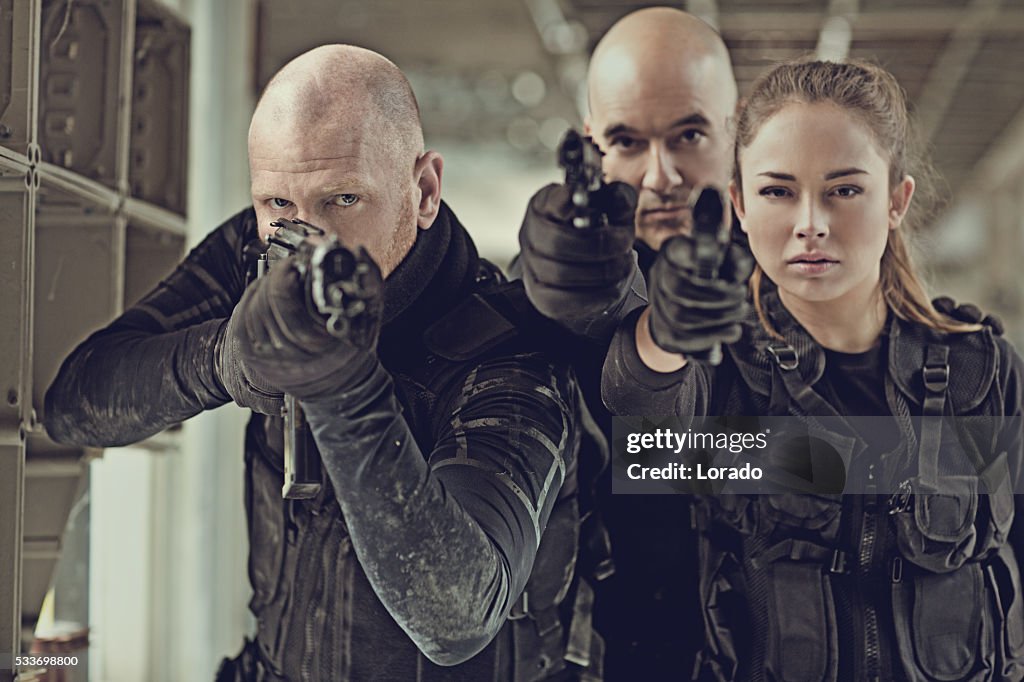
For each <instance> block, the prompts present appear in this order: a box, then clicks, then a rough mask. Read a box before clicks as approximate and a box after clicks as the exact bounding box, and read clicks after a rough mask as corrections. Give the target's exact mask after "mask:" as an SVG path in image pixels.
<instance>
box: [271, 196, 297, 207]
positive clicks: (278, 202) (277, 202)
mask: <svg viewBox="0 0 1024 682" xmlns="http://www.w3.org/2000/svg"><path fill="white" fill-rule="evenodd" d="M270 205H271V206H273V207H274V208H288V207H289V206H291V205H292V202H290V201H288V200H287V199H282V198H281V197H274V198H273V199H271V200H270Z"/></svg>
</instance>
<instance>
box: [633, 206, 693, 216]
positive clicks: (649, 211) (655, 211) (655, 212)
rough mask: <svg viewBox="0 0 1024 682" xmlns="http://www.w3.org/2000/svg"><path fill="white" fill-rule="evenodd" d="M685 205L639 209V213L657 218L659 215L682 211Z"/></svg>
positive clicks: (674, 213)
mask: <svg viewBox="0 0 1024 682" xmlns="http://www.w3.org/2000/svg"><path fill="white" fill-rule="evenodd" d="M685 208H686V207H685V206H659V207H657V208H645V209H641V211H640V213H641V214H642V215H645V216H651V217H654V218H657V217H659V216H670V215H676V214H678V213H682V212H683V210H685Z"/></svg>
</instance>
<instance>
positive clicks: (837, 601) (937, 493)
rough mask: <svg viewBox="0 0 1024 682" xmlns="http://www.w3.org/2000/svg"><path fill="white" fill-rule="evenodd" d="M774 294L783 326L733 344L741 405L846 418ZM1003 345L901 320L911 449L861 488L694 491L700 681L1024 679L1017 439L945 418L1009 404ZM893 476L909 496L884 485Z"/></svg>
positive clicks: (892, 393) (897, 356) (892, 341)
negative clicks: (1002, 374)
mask: <svg viewBox="0 0 1024 682" xmlns="http://www.w3.org/2000/svg"><path fill="white" fill-rule="evenodd" d="M766 299H767V300H766V305H767V307H768V309H769V311H771V314H772V316H773V321H774V323H775V325H776V329H777V330H778V331H779V332H780V333H781V334H782V336H783V337H784V340H779V339H775V338H773V337H770V336H769V335H768V334H767V333H765V332H763V330H762V329H761V327H760V326H759V325H757V326H756V327H755V326H753V325H751V326H750V327H749V328H748V334H747V335H746V336H745V337H744V339H743V340H742V341H741V342H739V343H737V344H734V345H733V346H732V347H730V348H729V352H730V354H731V357H730V360H731V363H730V362H729V361H727V364H729V365H730V366H731V367H732V368H733V369H735V370H736V371H737V372H738V374H739V379H740V380H739V381H735V382H733V383H732V388H731V389H730V390H731V391H733V392H735V393H736V394H737V395H736V396H735V397H734V399H733V400H732V401H731V402H732V403H733V405H738V404H742V403H745V404H747V405H751V404H753V405H756V406H758V409H759V410H761V411H760V412H759V413H760V414H764V415H795V416H800V418H801V419H802V420H805V421H806V422H807V423H808V424H810V425H811V426H812V428H813V423H814V421H815V417H826V416H827V417H829V418H830V421H829V424H830V425H831V424H834V421H833V420H834V419H841V417H839V416H838V415H836V413H835V410H834V409H833V408H832V407H831V406H829V405H828V404H827V403H826V402H825V401H824V400H823V399H822V398H821V397H820V396H819V395H818V394H817V393H816V392H815V391H813V390H812V389H811V386H812V385H814V384H815V382H817V381H818V379H819V378H820V377H821V374H822V370H823V367H824V357H823V353H822V351H821V349H820V347H819V346H818V345H817V344H816V343H815V342H814V341H813V339H811V338H810V336H809V335H808V334H807V333H806V332H805V331H804V330H803V329H802V328H801V327H800V326H799V325H798V324H797V323H796V322H795V321H794V320H793V319H792V318H791V317H790V316H789V315H788V313H786V312H785V310H784V309H783V308H782V306H781V305H780V304H779V303H778V300H777V297H775V296H774V294H772V295H770V296H769V297H766ZM997 358H998V354H997V349H996V347H995V344H994V341H993V339H992V336H991V333H990V331H989V330H988V329H985V330H983V331H982V332H979V333H972V334H958V335H945V336H939V335H935V334H932V333H931V332H930V331H928V330H926V329H924V328H923V327H922V326H919V325H913V324H909V323H904V322H902V321H899V320H894V321H893V322H892V323H891V324H890V326H889V349H888V371H887V372H886V395H887V400H888V402H889V405H890V408H891V409H892V411H893V415H894V417H895V419H896V422H897V423H898V424H899V427H900V432H901V434H902V435H903V437H904V443H905V445H903V446H902V447H901V448H897V451H894V452H893V453H891V456H889V457H888V458H887V459H886V460H885V461H886V462H887V463H888V464H887V465H886V466H884V467H882V470H880V471H868V472H866V478H864V479H863V480H864V481H866V485H867V487H866V488H864V490H866V492H865V494H857V495H831V494H820V495H811V494H763V495H730V494H719V495H713V496H712V495H703V496H697V497H696V498H695V503H694V523H695V525H696V527H697V529H698V533H699V545H700V561H701V571H700V575H701V578H700V583H699V589H700V599H701V603H702V612H703V618H704V622H705V629H706V635H707V641H706V644H705V649H704V651H703V652H702V653H701V656H700V658H699V659H698V663H697V678H698V679H701V680H705V679H706V680H755V681H756V680H771V681H783V680H784V681H785V682H798V681H803V680H815V681H818V680H822V681H827V680H908V681H912V682H918V681H922V682H924V681H929V682H930V681H940V680H942V681H946V680H971V681H981V680H1020V679H1024V607H1022V589H1021V578H1020V570H1019V568H1018V565H1017V561H1016V558H1015V555H1014V551H1013V548H1012V547H1011V546H1010V545H1009V544H1008V533H1009V530H1010V527H1011V525H1012V523H1013V516H1014V497H1013V495H1012V490H1013V486H1012V482H1011V481H1012V479H1011V473H1012V474H1013V475H1016V474H1017V473H1018V467H1019V462H1017V461H1015V460H1016V458H1018V457H1019V456H1020V453H1019V452H1011V453H1007V452H998V451H996V440H995V438H994V436H995V435H997V434H994V433H993V431H994V429H993V428H991V423H992V420H987V421H986V424H987V428H981V429H975V430H971V429H970V428H964V427H962V426H960V425H959V422H960V421H961V420H952V419H949V418H946V419H943V418H942V417H943V416H947V417H948V416H951V415H954V414H955V415H958V416H959V415H983V416H990V417H999V416H1002V410H1003V409H1004V407H1003V405H1004V403H1003V402H1002V398H1001V389H1000V387H997V386H995V385H994V384H995V383H996V382H995V381H994V378H995V376H996V373H997V366H996V365H997ZM742 391H749V392H750V393H749V394H748V395H746V396H740V395H739V393H741V392H742ZM726 402H729V401H728V400H726ZM723 414H724V412H723ZM922 417H923V418H922ZM1018 427H1019V424H1018ZM829 428H830V431H833V432H834V431H835V427H834V426H830V427H829ZM859 441H860V439H859V436H858V434H857V433H856V432H855V431H854V430H851V431H850V432H849V433H846V434H842V433H840V434H837V435H836V437H835V438H834V439H833V443H832V445H833V446H834V447H836V448H837V449H839V450H840V451H841V450H843V449H844V448H845V452H842V453H841V454H843V456H844V459H846V458H847V457H854V453H855V452H856V450H857V448H858V447H859V446H862V443H860V442H859ZM908 455H915V456H908ZM1008 458H1013V460H1014V461H1011V460H1010V459H1008ZM951 459H959V460H961V461H967V462H969V463H970V466H959V465H951V464H950V460H951ZM853 461H856V459H855V458H854V460H853ZM901 464H902V465H903V466H902V468H901ZM887 476H888V477H895V478H892V479H889V480H891V481H898V482H899V483H898V485H897V486H896V490H897V494H892V493H891V488H892V486H884V485H881V482H882V481H883V480H887V479H886V478H885V477H887ZM874 480H878V481H879V486H878V488H879V492H878V493H874V494H873V493H872V490H873V488H872V487H871V486H872V485H874V484H873V483H872V481H874ZM883 491H884V492H883ZM990 493H991V494H990Z"/></svg>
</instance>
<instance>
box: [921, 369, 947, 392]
mask: <svg viewBox="0 0 1024 682" xmlns="http://www.w3.org/2000/svg"><path fill="white" fill-rule="evenodd" d="M921 374H922V375H923V376H924V387H925V388H926V389H927V390H928V392H929V393H941V392H942V391H945V390H946V387H947V386H948V385H949V364H945V365H941V366H935V367H925V368H924V369H922V370H921Z"/></svg>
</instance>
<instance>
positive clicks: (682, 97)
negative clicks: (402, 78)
mask: <svg viewBox="0 0 1024 682" xmlns="http://www.w3.org/2000/svg"><path fill="white" fill-rule="evenodd" d="M587 92H588V102H589V112H588V114H587V116H586V118H585V121H584V127H585V132H586V133H587V134H588V135H590V136H591V137H592V138H593V140H594V142H595V143H596V144H597V146H598V147H599V148H600V149H601V151H602V152H603V153H604V156H603V157H602V167H603V171H604V176H605V180H606V181H607V182H608V183H609V184H608V187H607V188H606V189H605V190H603V196H601V195H599V196H596V197H593V199H594V200H595V201H596V202H597V205H598V206H599V207H601V208H603V209H604V210H605V214H606V216H607V218H608V220H607V225H603V226H601V227H598V228H594V229H590V230H581V229H577V228H575V227H574V226H573V225H572V216H573V208H572V202H571V193H570V190H569V188H567V187H565V186H563V185H549V186H547V187H545V188H543V189H541V190H540V191H539V192H538V193H537V194H536V195H535V196H534V197H533V199H532V200H531V202H530V207H529V209H528V210H527V214H526V217H525V219H524V222H523V227H522V230H521V231H520V244H521V246H522V252H521V255H520V262H521V268H522V277H523V280H524V283H525V285H526V290H527V292H528V294H529V296H530V299H531V300H532V301H533V302H534V304H535V305H536V307H537V308H538V309H539V310H540V311H541V312H542V313H544V314H545V315H547V316H548V317H550V318H552V319H554V320H557V321H558V322H559V323H560V324H562V325H563V326H565V327H566V328H568V329H571V330H572V331H573V332H575V333H576V334H577V335H578V336H579V337H581V340H580V341H579V342H578V348H577V352H576V355H577V357H578V358H579V360H578V363H577V374H578V375H579V376H580V380H581V383H582V384H583V385H584V394H585V396H586V399H587V404H588V406H589V407H590V409H591V412H592V413H593V414H594V416H595V418H596V420H597V422H598V424H599V425H600V426H601V427H602V430H603V431H604V432H605V433H606V435H607V436H608V437H609V440H610V436H611V417H610V415H609V414H608V412H607V410H606V409H605V408H604V406H603V404H602V402H601V399H600V389H599V388H598V387H596V386H594V385H593V379H594V377H599V376H600V373H601V365H602V363H603V360H604V355H605V351H606V350H607V347H608V341H609V338H610V335H611V332H612V330H614V329H615V327H616V326H617V325H618V324H619V322H621V321H622V320H623V319H624V318H626V317H627V315H628V314H629V313H630V312H631V311H632V310H634V309H635V308H636V307H637V306H638V305H640V304H641V303H642V302H643V298H642V295H643V293H642V292H643V290H642V287H641V285H640V284H639V283H638V281H639V280H640V279H641V275H642V276H644V277H646V275H647V273H648V271H649V270H650V268H651V266H652V265H653V263H654V260H655V256H656V255H657V251H658V249H659V248H660V246H661V244H662V243H663V242H664V241H665V240H667V239H669V238H670V237H672V236H674V235H679V234H685V233H688V232H689V231H690V228H691V213H690V208H689V205H690V201H691V195H692V194H693V192H694V190H695V189H701V188H703V187H706V186H709V185H710V186H716V187H718V188H720V189H723V190H724V188H725V187H726V186H727V184H728V180H729V174H730V169H731V157H732V143H733V140H732V135H731V127H732V118H733V116H734V114H735V111H736V101H737V95H736V83H735V80H734V78H733V73H732V67H731V65H730V63H729V55H728V52H727V50H726V47H725V45H724V43H723V42H722V39H721V37H720V36H719V35H718V34H717V33H716V32H715V31H714V30H713V29H712V28H711V27H710V26H708V25H707V24H706V23H704V22H703V21H701V20H700V19H698V18H696V17H694V16H692V15H690V14H687V13H686V12H683V11H680V10H678V9H673V8H668V7H653V8H647V9H642V10H639V11H636V12H633V13H631V14H628V15H626V16H625V17H623V18H622V19H621V20H619V21H618V22H617V23H616V24H615V25H614V26H612V27H611V29H609V30H608V32H607V33H606V34H605V35H604V36H603V37H602V38H601V40H600V41H599V42H598V44H597V46H596V48H595V49H594V53H593V56H592V58H591V61H590V69H589V73H588V79H587ZM637 266H639V267H637ZM584 339H585V340H584ZM582 457H583V459H582V460H581V472H587V471H592V470H593V469H594V468H595V467H594V464H593V463H592V461H591V460H590V458H588V457H587V455H586V453H584V454H583V455H582ZM611 478H612V472H611V469H610V468H609V469H607V470H605V472H604V473H603V474H602V475H601V476H600V478H598V480H597V484H596V486H595V488H596V489H595V496H594V497H596V502H595V503H594V507H595V509H594V510H592V511H591V513H590V514H588V515H587V518H588V519H589V521H588V523H587V524H586V525H585V526H584V528H583V536H582V537H581V546H584V547H601V546H602V543H601V542H593V541H591V540H590V538H591V537H594V536H598V537H600V536H602V535H603V531H602V530H601V526H602V525H603V526H604V528H606V530H607V533H608V537H609V538H610V549H611V557H612V560H613V563H614V566H615V572H614V573H613V574H612V575H611V576H610V577H607V578H605V579H603V580H600V581H599V582H597V583H596V588H595V591H596V601H595V615H594V618H595V624H596V627H597V629H598V631H599V632H600V633H601V634H602V635H603V636H604V638H605V640H606V647H607V655H606V659H605V668H606V676H607V679H609V680H633V679H651V680H654V679H657V680H668V679H673V680H678V679H689V676H690V671H691V670H692V668H693V662H694V657H695V655H696V652H697V651H698V650H699V649H700V647H701V645H702V644H703V641H702V640H703V628H702V625H701V619H700V613H699V602H698V599H697V589H698V584H697V562H696V552H697V550H696V536H695V534H694V533H693V532H692V530H691V529H690V513H689V499H688V498H686V497H684V496H660V495H649V496H640V495H630V496H625V495H622V496H615V495H612V493H611V487H612V484H611ZM585 511H586V510H585ZM602 519H603V524H602V523H601V522H600V520H602ZM586 558H587V557H586V556H584V559H586ZM585 563H590V564H597V565H601V564H600V562H599V561H598V560H596V559H591V561H589V562H585ZM605 565H606V564H605Z"/></svg>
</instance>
